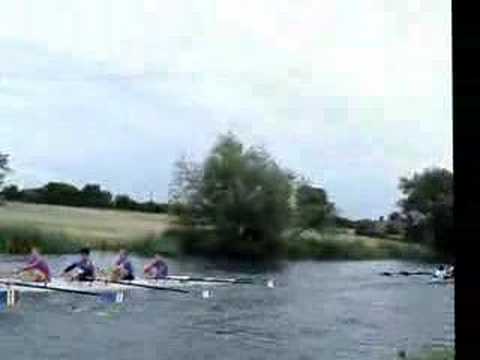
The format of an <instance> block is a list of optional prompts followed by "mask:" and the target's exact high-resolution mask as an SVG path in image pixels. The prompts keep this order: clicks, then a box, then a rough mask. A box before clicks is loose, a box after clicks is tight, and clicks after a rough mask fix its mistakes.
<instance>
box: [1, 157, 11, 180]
mask: <svg viewBox="0 0 480 360" xmlns="http://www.w3.org/2000/svg"><path fill="white" fill-rule="evenodd" d="M9 171H10V168H9V167H8V155H7V154H3V153H0V188H1V187H2V185H3V182H4V180H5V176H6V175H7V172H9Z"/></svg>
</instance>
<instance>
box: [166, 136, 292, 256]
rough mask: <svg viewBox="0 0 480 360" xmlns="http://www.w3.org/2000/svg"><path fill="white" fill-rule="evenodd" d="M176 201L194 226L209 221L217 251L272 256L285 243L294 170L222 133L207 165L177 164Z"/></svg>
mask: <svg viewBox="0 0 480 360" xmlns="http://www.w3.org/2000/svg"><path fill="white" fill-rule="evenodd" d="M174 175H175V181H174V186H173V188H172V192H171V200H172V202H173V203H174V204H175V205H176V208H177V209H181V212H182V213H183V216H184V218H185V219H186V220H187V222H188V223H189V224H190V225H193V226H197V227H198V226H201V225H208V226H210V227H211V228H213V229H214V232H215V234H216V245H215V250H216V251H218V252H220V253H222V254H227V255H236V256H269V255H274V254H275V253H276V252H277V251H280V250H281V247H282V243H283V242H282V240H281V238H282V232H283V230H284V229H285V228H286V226H288V224H289V221H290V210H291V209H290V197H291V194H292V186H291V185H292V184H291V175H290V173H289V172H288V171H286V170H284V169H282V168H281V167H280V166H279V165H278V164H277V163H276V162H275V161H274V160H273V159H272V158H271V156H270V155H269V154H268V153H267V152H266V151H265V149H262V148H258V147H250V148H245V147H244V146H243V144H242V143H241V142H240V141H239V140H238V139H237V138H236V137H235V136H234V135H233V134H231V133H229V134H227V135H223V136H221V137H220V138H219V139H218V141H217V143H216V145H215V146H214V147H213V149H212V150H211V152H210V154H209V156H208V157H207V159H206V160H205V161H204V162H203V163H202V164H200V165H199V164H194V163H192V162H188V161H186V160H185V159H183V160H181V161H179V162H178V163H177V165H176V173H175V174H174Z"/></svg>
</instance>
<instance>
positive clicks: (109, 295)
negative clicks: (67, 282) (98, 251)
mask: <svg viewBox="0 0 480 360" xmlns="http://www.w3.org/2000/svg"><path fill="white" fill-rule="evenodd" d="M0 284H3V285H7V286H18V287H24V288H31V289H44V290H52V291H58V292H64V293H69V294H78V295H86V296H95V297H99V298H102V299H111V298H112V295H115V302H122V301H123V296H118V294H117V293H116V292H110V293H108V292H107V293H100V292H94V291H87V290H77V289H67V288H60V287H56V286H50V285H47V284H44V285H36V284H31V283H24V282H21V281H7V280H0Z"/></svg>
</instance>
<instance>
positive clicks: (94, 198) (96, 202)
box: [80, 184, 112, 208]
mask: <svg viewBox="0 0 480 360" xmlns="http://www.w3.org/2000/svg"><path fill="white" fill-rule="evenodd" d="M80 199H81V200H80V204H81V205H82V206H88V207H99V208H107V207H110V206H111V203H112V194H111V193H110V192H108V191H105V190H102V189H101V187H100V185H97V184H87V185H85V186H84V187H83V188H82V190H81V193H80Z"/></svg>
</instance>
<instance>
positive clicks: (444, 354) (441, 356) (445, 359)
mask: <svg viewBox="0 0 480 360" xmlns="http://www.w3.org/2000/svg"><path fill="white" fill-rule="evenodd" d="M398 359H405V360H455V350H454V349H453V348H446V349H439V350H429V351H423V352H421V353H420V354H418V355H412V356H406V357H398Z"/></svg>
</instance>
